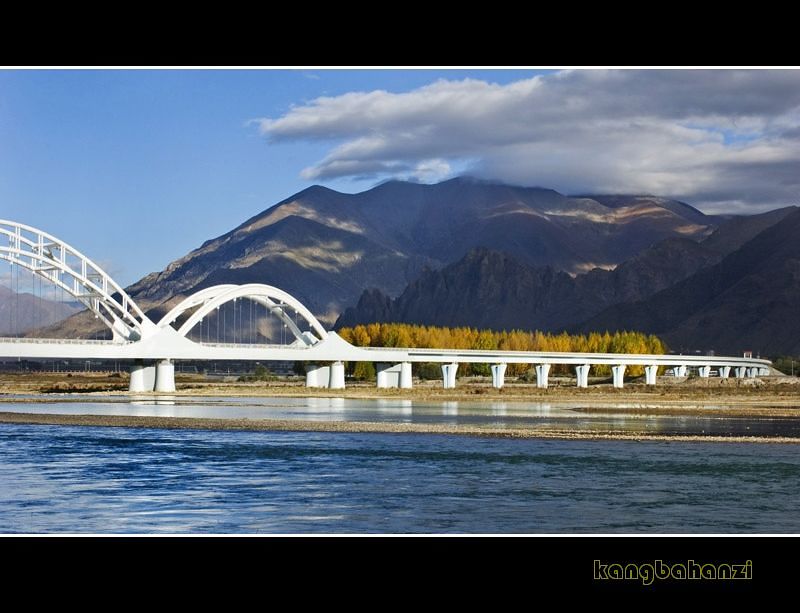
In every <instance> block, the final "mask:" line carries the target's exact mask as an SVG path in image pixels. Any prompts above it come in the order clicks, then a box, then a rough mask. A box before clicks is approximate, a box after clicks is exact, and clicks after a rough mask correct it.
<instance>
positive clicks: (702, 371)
mask: <svg viewBox="0 0 800 613" xmlns="http://www.w3.org/2000/svg"><path fill="white" fill-rule="evenodd" d="M697 374H699V375H700V377H701V378H703V379H708V377H709V376H710V375H711V367H710V366H701V367H700V368H698V369H697Z"/></svg>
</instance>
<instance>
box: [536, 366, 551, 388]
mask: <svg viewBox="0 0 800 613" xmlns="http://www.w3.org/2000/svg"><path fill="white" fill-rule="evenodd" d="M549 376H550V364H537V365H536V387H540V388H543V389H547V379H548V377H549Z"/></svg>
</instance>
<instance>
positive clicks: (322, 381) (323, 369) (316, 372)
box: [306, 364, 331, 387]
mask: <svg viewBox="0 0 800 613" xmlns="http://www.w3.org/2000/svg"><path fill="white" fill-rule="evenodd" d="M330 380H331V367H330V366H320V365H319V364H306V387H328V385H329V384H330Z"/></svg>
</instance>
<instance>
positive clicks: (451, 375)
mask: <svg viewBox="0 0 800 613" xmlns="http://www.w3.org/2000/svg"><path fill="white" fill-rule="evenodd" d="M457 370H458V363H457V362H452V363H451V364H442V387H444V389H453V388H454V387H455V386H456V371H457Z"/></svg>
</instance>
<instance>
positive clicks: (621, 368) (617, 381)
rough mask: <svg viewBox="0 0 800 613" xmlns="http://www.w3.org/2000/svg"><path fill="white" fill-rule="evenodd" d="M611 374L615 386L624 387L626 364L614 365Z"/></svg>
mask: <svg viewBox="0 0 800 613" xmlns="http://www.w3.org/2000/svg"><path fill="white" fill-rule="evenodd" d="M611 375H612V376H613V377H614V387H619V388H622V380H623V379H624V378H625V364H617V365H616V366H612V367H611Z"/></svg>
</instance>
